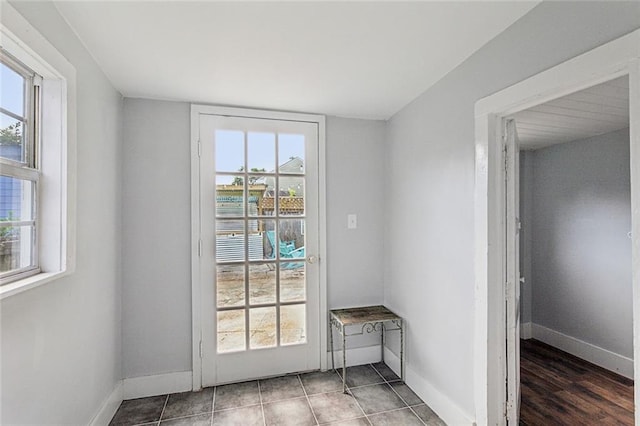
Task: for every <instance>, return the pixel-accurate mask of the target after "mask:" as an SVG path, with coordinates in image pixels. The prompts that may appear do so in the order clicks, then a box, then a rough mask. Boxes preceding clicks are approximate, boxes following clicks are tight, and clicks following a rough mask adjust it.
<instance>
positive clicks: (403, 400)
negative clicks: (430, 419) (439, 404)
mask: <svg viewBox="0 0 640 426" xmlns="http://www.w3.org/2000/svg"><path fill="white" fill-rule="evenodd" d="M403 384H404V385H405V386H407V388H408V389H409V390H410V391H411V392H413V389H411V388H410V387H409V386H408V385H407V384H406V383H403ZM389 387H390V388H391V390H392V391H393V392H394V393H395V394H396V395H398V398H400V399H401V400H402V402H404V403H405V404H406V406H407V408H409V410H411V412H412V413H413V415H414V416H416V417H417V418H418V420H420V421H421V422H422V423H423V424H424V425H425V426H426V423H425V422H424V420H422V419H421V418H420V416H419V415H418V413H416V412H415V411H413V408H411V407H412V406H411V405H409V403H408V402H407V401H406V400H405V399H404V398H403V397H402V395H400V394H399V393H398V391H396V388H394V387H393V386H391V384H389ZM413 393H415V392H413ZM416 396H417V395H416ZM418 398H420V397H419V396H418ZM420 401H422V399H420ZM422 403H423V404H425V402H424V401H422ZM417 405H421V404H417ZM425 405H426V404H425ZM414 407H415V406H414Z"/></svg>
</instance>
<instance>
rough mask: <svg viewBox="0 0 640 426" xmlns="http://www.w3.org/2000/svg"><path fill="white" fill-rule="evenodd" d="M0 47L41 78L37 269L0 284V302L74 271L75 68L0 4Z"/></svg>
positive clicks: (10, 8) (0, 164)
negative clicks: (34, 271)
mask: <svg viewBox="0 0 640 426" xmlns="http://www.w3.org/2000/svg"><path fill="white" fill-rule="evenodd" d="M0 46H1V47H2V48H3V49H4V50H5V51H6V52H8V53H9V55H11V56H12V57H13V58H15V59H16V60H18V61H19V62H20V63H22V64H24V65H25V66H26V67H27V68H28V69H31V70H33V71H34V72H35V73H36V74H38V75H39V76H41V77H42V78H41V81H40V89H39V92H40V95H39V96H40V107H39V108H38V111H36V114H38V116H39V118H40V125H39V126H38V129H37V131H38V134H37V136H36V137H37V138H39V139H41V140H42V148H43V149H36V150H35V151H33V161H34V162H35V165H37V166H38V170H39V173H40V174H39V181H40V188H39V189H40V191H39V195H38V200H37V203H38V208H37V212H36V213H37V219H38V225H39V226H40V229H39V231H40V232H38V236H37V247H38V252H37V256H38V261H39V266H40V270H39V273H34V274H33V275H31V276H28V277H20V278H16V279H15V280H13V281H11V282H9V283H4V284H3V285H0V300H1V299H4V298H7V297H10V296H13V295H16V294H19V293H22V292H24V291H26V290H29V289H33V288H35V287H38V286H40V285H43V284H45V283H48V282H52V281H56V280H59V279H60V278H62V277H65V276H67V275H70V274H72V273H74V272H75V265H76V180H77V179H76V138H77V136H76V127H77V112H76V111H77V108H76V93H77V89H76V87H77V85H76V69H75V68H74V66H73V65H72V64H71V63H70V62H69V61H68V60H67V59H66V57H65V56H64V55H63V54H62V53H60V52H59V51H58V50H57V49H56V48H55V47H54V46H53V45H52V44H51V43H50V42H49V41H48V40H47V39H46V38H45V37H44V36H43V35H42V34H40V32H39V31H38V30H36V29H35V28H34V27H33V26H32V25H31V24H30V23H29V22H28V21H27V20H26V19H25V18H24V17H23V16H22V15H21V14H20V13H19V12H18V11H17V10H16V9H14V8H13V6H11V5H10V4H9V3H7V2H0ZM5 164H6V163H5V162H0V168H2V169H3V172H4V169H5V168H6V167H5Z"/></svg>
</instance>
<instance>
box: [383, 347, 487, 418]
mask: <svg viewBox="0 0 640 426" xmlns="http://www.w3.org/2000/svg"><path fill="white" fill-rule="evenodd" d="M384 361H385V363H386V364H387V365H388V366H389V367H390V368H391V369H392V370H393V371H394V372H395V373H396V374H397V375H400V358H399V357H398V356H397V355H396V354H394V353H393V352H391V351H390V350H389V349H388V348H385V350H384ZM404 369H405V375H406V377H405V383H406V384H407V385H408V386H409V387H410V388H411V389H412V390H413V391H414V392H415V393H416V395H418V396H419V397H420V399H422V400H423V401H424V402H425V403H426V404H427V405H428V406H429V407H430V408H431V409H432V410H433V411H434V412H435V413H436V414H437V415H438V416H440V418H441V419H442V420H443V421H444V422H445V423H446V424H448V425H469V426H472V425H475V422H474V421H473V416H470V415H469V414H467V413H465V412H464V410H462V409H461V408H460V407H458V405H456V404H455V403H454V402H453V401H451V400H450V399H449V398H448V397H447V396H446V395H444V394H443V393H442V392H440V391H438V390H437V389H436V388H435V387H434V386H433V385H432V384H431V383H429V381H428V380H426V379H424V378H423V377H421V376H420V375H419V374H417V373H416V372H415V371H414V370H413V369H412V368H411V366H410V365H407V364H406V362H405V366H404Z"/></svg>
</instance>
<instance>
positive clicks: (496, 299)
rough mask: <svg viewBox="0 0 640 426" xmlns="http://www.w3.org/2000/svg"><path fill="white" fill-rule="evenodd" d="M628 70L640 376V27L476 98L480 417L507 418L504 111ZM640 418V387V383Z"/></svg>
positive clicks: (637, 367)
mask: <svg viewBox="0 0 640 426" xmlns="http://www.w3.org/2000/svg"><path fill="white" fill-rule="evenodd" d="M623 75H629V92H630V93H629V94H630V96H629V99H630V156H631V221H632V225H631V228H632V271H633V272H632V274H633V275H632V285H633V354H634V379H635V383H637V384H638V383H640V30H636V31H634V32H632V33H630V34H627V35H626V36H623V37H621V38H618V39H616V40H614V41H612V42H609V43H607V44H604V45H602V46H600V47H598V48H595V49H593V50H591V51H589V52H587V53H584V54H582V55H580V56H577V57H575V58H573V59H571V60H568V61H566V62H564V63H562V64H560V65H557V66H555V67H553V68H550V69H548V70H546V71H544V72H542V73H540V74H537V75H535V76H533V77H530V78H528V79H526V80H523V81H522V82H520V83H517V84H515V85H513V86H511V87H509V88H506V89H504V90H502V91H500V92H497V93H495V94H493V95H490V96H488V97H486V98H483V99H481V100H479V101H478V102H476V105H475V137H476V139H475V194H474V225H475V235H474V237H475V259H474V261H475V330H474V400H475V407H476V424H478V425H489V424H490V425H503V424H506V418H505V409H506V406H505V401H506V389H505V380H506V337H507V336H506V328H505V324H506V312H505V303H504V301H505V290H506V289H505V281H506V277H505V258H506V255H507V253H506V244H505V237H506V235H505V233H506V229H505V228H506V227H505V219H506V218H505V215H506V213H505V172H504V160H503V151H502V146H503V142H502V129H501V124H502V118H504V117H506V116H508V115H511V114H514V113H516V112H518V111H522V110H525V109H528V108H531V107H533V106H536V105H539V104H542V103H545V102H548V101H550V100H553V99H556V98H559V97H562V96H565V95H568V94H570V93H573V92H577V91H579V90H582V89H585V88H587V87H591V86H594V85H596V84H599V83H602V82H605V81H608V80H611V79H613V78H616V77H620V76H623ZM634 398H635V407H636V408H635V421H636V424H640V409H638V404H639V403H640V386H635V388H634Z"/></svg>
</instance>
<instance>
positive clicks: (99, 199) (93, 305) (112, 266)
mask: <svg viewBox="0 0 640 426" xmlns="http://www.w3.org/2000/svg"><path fill="white" fill-rule="evenodd" d="M12 6H14V7H15V8H16V9H17V10H18V11H19V12H20V13H21V14H22V15H23V16H24V17H25V18H26V19H27V20H28V21H29V22H30V23H31V25H33V26H34V27H35V28H36V29H37V30H38V31H39V32H40V33H41V34H42V35H43V36H44V37H46V38H47V39H48V40H49V41H50V43H51V44H53V45H54V46H55V47H56V48H57V49H58V50H59V51H60V52H61V53H62V55H64V56H65V57H66V58H67V60H68V61H69V62H71V64H73V65H74V66H75V68H76V71H77V111H78V116H77V119H78V125H77V160H78V166H77V192H76V194H77V221H76V224H77V228H76V229H77V250H76V252H77V268H76V272H75V273H74V274H73V275H70V276H67V277H65V278H62V279H59V280H56V281H54V282H50V283H47V284H44V285H42V286H40V287H37V288H35V289H31V290H28V291H25V292H23V293H20V294H18V295H14V296H11V297H9V298H7V299H4V300H2V302H0V346H1V347H2V361H1V362H2V364H1V366H0V370H1V372H2V380H1V381H0V398H1V399H0V408H1V411H2V413H1V415H0V423H1V424H7V425H8V424H66V425H80V424H88V423H89V422H90V421H91V419H92V417H93V416H94V415H95V414H96V413H97V411H98V409H99V408H100V406H101V405H102V403H103V402H104V401H105V400H106V398H107V397H108V396H109V395H110V394H111V392H112V391H113V389H114V387H115V385H116V383H117V382H118V380H120V378H121V358H122V355H121V350H122V346H121V332H120V330H121V322H120V309H121V303H120V300H121V284H120V244H119V242H120V241H119V239H120V237H119V236H120V189H121V188H120V157H121V137H122V134H121V130H122V97H121V96H120V94H119V93H118V92H116V91H115V90H114V89H113V87H112V86H111V84H110V83H109V81H108V80H107V79H106V78H105V76H104V74H103V73H102V71H101V70H100V69H99V68H98V66H97V65H96V64H95V63H94V61H93V59H92V58H91V56H90V55H89V53H88V52H87V51H86V50H85V49H84V47H83V46H82V44H81V43H80V41H79V40H78V39H77V38H76V37H75V35H74V34H73V32H72V31H71V29H70V28H69V27H68V26H67V24H66V23H65V21H64V19H63V18H62V17H61V16H60V15H59V14H58V11H57V10H56V8H55V6H54V5H53V4H52V3H49V2H46V3H38V2H12Z"/></svg>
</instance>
